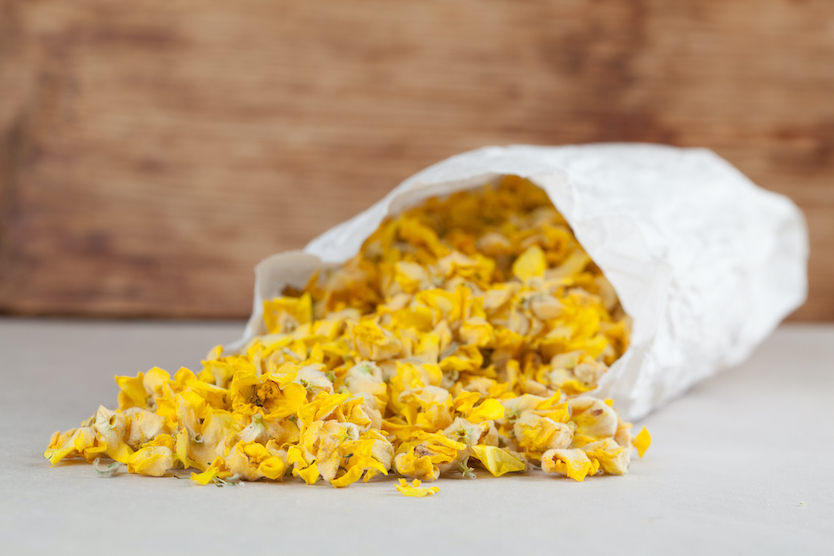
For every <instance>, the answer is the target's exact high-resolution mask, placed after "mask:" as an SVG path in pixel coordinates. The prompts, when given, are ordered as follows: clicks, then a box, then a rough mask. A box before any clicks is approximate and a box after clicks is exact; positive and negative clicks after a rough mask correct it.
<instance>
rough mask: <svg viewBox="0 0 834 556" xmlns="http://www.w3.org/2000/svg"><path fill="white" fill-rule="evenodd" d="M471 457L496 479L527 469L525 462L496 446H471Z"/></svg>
mask: <svg viewBox="0 0 834 556" xmlns="http://www.w3.org/2000/svg"><path fill="white" fill-rule="evenodd" d="M472 455H473V456H475V457H476V458H477V459H478V460H480V462H481V463H482V464H483V466H484V467H486V468H487V471H489V472H490V473H492V474H493V475H494V476H496V477H500V476H501V475H503V474H505V473H512V472H516V471H525V470H526V469H527V464H526V463H525V462H523V461H522V460H520V459H519V458H517V457H515V456H513V455H512V454H510V453H509V452H507V451H506V450H502V449H501V448H498V447H496V446H480V445H479V446H472Z"/></svg>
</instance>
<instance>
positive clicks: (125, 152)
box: [0, 0, 834, 320]
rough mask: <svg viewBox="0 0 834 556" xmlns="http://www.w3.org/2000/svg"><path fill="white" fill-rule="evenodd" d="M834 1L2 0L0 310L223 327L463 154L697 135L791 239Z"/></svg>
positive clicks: (829, 196)
mask: <svg viewBox="0 0 834 556" xmlns="http://www.w3.org/2000/svg"><path fill="white" fill-rule="evenodd" d="M833 100H834V3H832V2H830V1H828V0H808V1H793V2H789V1H786V0H728V1H725V2H713V1H710V0H686V1H657V0H647V1H643V2H626V1H622V0H607V1H600V0H598V1H578V0H574V1H565V0H560V1H559V2H552V1H543V0H541V1H532V0H531V1H526V2H513V1H510V0H486V1H479V2H476V1H472V0H458V1H456V2H446V1H441V0H420V1H411V0H407V1H400V2H389V1H379V0H364V1H356V0H341V1H335V0H313V1H306V2H289V1H284V0H263V1H259V0H239V1H237V2H221V1H219V0H202V1H199V2H198V1H193V0H176V1H171V0H166V1H161V0H137V1H135V2H130V3H124V2H115V1H106V0H74V1H73V2H61V1H57V0H27V1H22V0H0V311H2V312H6V313H14V314H53V315H67V314H71V315H97V316H163V317H218V318H219V317H242V316H246V315H248V313H249V311H250V304H251V291H252V283H253V274H252V267H253V265H254V264H255V263H256V262H257V261H258V260H260V259H261V258H263V257H265V256H267V255H269V254H271V253H275V252H278V251H282V250H285V249H290V248H298V247H301V246H303V245H304V243H305V242H306V241H308V240H309V239H311V238H312V237H314V236H315V235H317V234H318V233H320V232H322V231H324V230H325V229H327V228H328V227H330V226H332V225H334V224H336V223H338V222H340V221H342V220H344V219H346V218H348V217H350V216H352V215H353V214H355V213H356V212H358V211H360V210H362V209H364V208H366V207H367V206H369V205H370V204H371V203H372V202H374V201H375V200H377V199H378V198H380V197H381V196H382V195H384V194H385V193H386V192H387V191H388V190H389V189H390V188H392V187H393V186H394V185H396V184H397V183H399V181H400V180H402V179H403V178H405V177H407V176H408V175H410V174H412V173H414V172H415V171H417V170H419V169H421V168H423V167H425V166H427V165H429V164H431V163H434V162H436V161H438V160H441V159H443V158H445V157H447V156H449V155H452V154H454V153H457V152H461V151H465V150H469V149H472V148H476V147H479V146H483V145H490V144H509V143H532V144H547V145H557V144H564V143H582V142H590V141H651V142H664V143H671V144H674V145H681V146H706V147H710V148H712V149H714V150H715V151H716V152H718V153H719V154H720V155H722V156H724V157H725V158H727V159H728V160H730V161H731V162H732V163H733V164H735V165H736V166H737V167H739V168H740V169H741V170H742V171H744V172H745V173H746V174H748V175H749V176H750V177H751V178H752V179H753V180H754V181H756V182H757V183H759V184H760V185H762V186H764V187H766V188H768V189H771V190H773V191H777V192H780V193H784V194H787V195H790V196H791V197H792V198H793V199H794V200H795V201H796V202H797V203H798V204H799V205H800V206H801V207H802V208H803V210H804V211H805V214H806V216H807V219H808V224H809V228H810V231H811V241H812V258H811V262H810V276H811V290H810V291H811V295H810V299H809V302H808V303H807V304H806V305H805V306H804V307H803V308H802V309H800V310H799V311H798V312H797V313H796V314H795V317H794V318H795V319H800V320H834V283H832V280H831V276H832V271H834V186H832V184H833V183H834V102H832V101H833Z"/></svg>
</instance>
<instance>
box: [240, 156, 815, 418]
mask: <svg viewBox="0 0 834 556" xmlns="http://www.w3.org/2000/svg"><path fill="white" fill-rule="evenodd" d="M507 174H514V175H518V176H521V177H524V178H528V179H529V180H530V181H532V182H533V183H535V184H536V185H538V186H539V187H541V188H542V189H544V190H545V191H546V192H547V194H548V196H549V197H550V199H551V201H552V202H553V204H554V205H555V206H556V208H557V209H558V210H559V211H560V212H561V213H562V215H563V216H564V217H565V219H566V220H567V222H568V223H569V224H570V226H571V227H572V228H573V230H574V233H575V234H576V237H577V239H578V240H579V242H580V243H581V244H582V246H583V247H584V249H585V250H586V251H587V253H588V255H589V256H590V257H591V259H593V260H594V262H596V264H597V265H598V266H599V267H600V268H601V269H602V271H603V273H604V274H605V276H606V277H607V278H608V280H609V281H610V282H611V284H612V286H613V287H614V289H615V290H616V291H617V295H618V296H619V298H620V302H621V304H622V306H623V308H624V309H625V311H626V312H627V313H628V314H629V315H631V317H632V318H633V319H634V328H633V332H632V342H631V346H630V347H629V349H628V350H627V351H626V353H625V354H624V355H623V357H621V358H620V359H619V360H618V361H617V362H615V363H614V364H613V365H612V366H611V368H610V370H609V371H608V373H606V374H605V375H604V377H603V378H602V379H601V381H600V384H599V386H598V388H597V389H596V390H594V391H592V392H589V394H591V395H595V396H598V397H603V398H605V397H610V398H613V399H614V400H615V402H616V405H617V407H619V408H620V410H621V413H622V416H623V418H625V419H628V420H632V419H638V418H640V417H642V416H644V415H646V414H648V413H649V412H650V411H652V410H654V409H656V408H658V407H660V406H662V405H663V404H665V403H666V402H668V401H669V400H671V399H672V398H674V397H676V396H678V395H680V394H681V393H682V392H684V391H685V390H686V389H687V388H688V387H689V386H691V385H692V384H694V383H695V382H697V381H699V380H701V379H703V378H705V377H707V376H709V375H711V374H714V373H716V372H718V371H720V370H722V369H725V368H727V367H730V366H733V365H736V364H738V363H740V362H741V361H743V360H744V359H745V358H746V357H747V356H748V355H749V354H750V353H751V351H752V350H753V349H754V348H755V347H756V346H757V345H758V344H759V343H760V342H761V341H762V340H763V339H764V338H765V337H766V336H767V335H768V334H770V332H771V331H772V330H773V329H774V328H775V327H776V326H777V325H778V324H779V322H780V321H781V320H782V319H783V318H784V317H785V316H786V315H787V314H789V313H790V312H791V311H793V310H794V309H795V308H797V307H798V306H800V305H801V304H802V303H803V302H804V301H805V297H806V293H807V276H806V268H807V259H808V238H807V231H806V227H805V220H804V218H803V216H802V213H801V212H800V211H799V209H798V208H797V207H796V206H795V205H794V204H793V203H792V202H791V201H790V200H789V199H787V198H786V197H783V196H781V195H777V194H774V193H770V192H768V191H765V190H763V189H761V188H759V187H757V186H756V185H755V184H753V183H752V182H751V181H750V180H749V179H747V178H746V177H745V176H744V175H743V174H741V172H739V171H738V170H736V169H735V168H734V167H733V166H732V165H730V164H729V163H728V162H726V161H725V160H724V159H722V158H720V157H719V156H717V155H716V154H714V153H713V152H711V151H709V150H705V149H678V148H674V147H667V146H660V145H645V144H597V145H581V146H566V147H534V146H524V145H517V146H510V147H486V148H483V149H478V150H475V151H471V152H467V153H463V154H460V155H457V156H453V157H452V158H449V159H447V160H444V161H443V162H440V163H438V164H435V165H434V166H431V167H429V168H427V169H425V170H423V171H422V172H419V173H418V174H416V175H414V176H412V177H410V178H408V179H407V180H405V181H404V182H403V183H401V184H400V185H399V186H398V187H396V188H395V189H394V190H392V191H391V192H390V193H389V194H388V195H386V196H385V198H383V199H382V200H381V201H379V202H378V203H376V204H375V205H373V206H372V207H370V208H369V209H368V210H366V211H364V212H362V213H360V214H358V215H356V216H355V217H353V218H351V219H350V220H348V221H346V222H343V223H342V224H339V225H338V226H335V227H334V228H331V229H330V230H328V231H327V232H325V233H323V234H322V235H320V236H319V237H317V238H316V239H314V240H313V241H311V242H310V243H309V244H308V245H307V246H306V247H305V248H304V250H303V251H291V252H287V253H282V254H278V255H273V256H272V257H269V258H267V259H265V260H264V261H262V262H261V263H260V264H259V265H258V266H257V269H256V280H255V301H254V307H253V311H252V317H251V318H250V320H249V323H248V324H247V327H246V331H245V333H244V337H243V338H242V339H241V340H240V341H238V342H237V343H235V344H233V345H230V346H228V349H235V348H239V347H241V346H243V345H244V344H245V342H246V341H247V340H248V339H250V338H251V337H252V336H255V335H259V334H263V333H265V332H266V330H265V328H264V326H263V320H262V317H263V300H264V299H269V298H272V297H275V296H279V295H280V294H281V291H282V290H283V288H284V287H285V286H286V285H288V284H292V285H294V286H296V287H303V286H304V285H305V284H306V282H307V279H308V278H309V277H310V276H311V275H312V273H313V272H314V271H315V270H316V269H317V268H320V267H322V266H323V265H335V264H339V263H342V262H344V261H345V260H347V259H349V258H351V257H353V256H354V255H356V254H357V253H358V252H359V249H360V247H361V245H362V243H363V242H364V240H365V239H366V238H367V237H368V236H369V235H370V234H371V233H372V232H373V231H374V230H376V228H377V227H378V226H379V224H380V223H381V222H382V221H383V220H384V219H385V218H386V217H388V216H391V215H394V214H397V213H399V212H401V211H402V210H403V209H405V208H408V207H411V206H414V205H416V204H419V203H421V202H422V201H424V200H425V199H427V198H429V197H433V196H437V195H446V194H449V193H453V192H455V191H460V190H464V189H471V188H475V187H480V186H483V185H484V184H485V183H487V182H491V181H493V180H496V179H497V178H499V177H500V176H502V175H507Z"/></svg>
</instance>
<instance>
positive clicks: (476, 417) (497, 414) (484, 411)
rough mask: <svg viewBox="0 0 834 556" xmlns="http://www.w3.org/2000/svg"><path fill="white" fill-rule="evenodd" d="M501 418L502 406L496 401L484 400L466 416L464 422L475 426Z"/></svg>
mask: <svg viewBox="0 0 834 556" xmlns="http://www.w3.org/2000/svg"><path fill="white" fill-rule="evenodd" d="M503 418H504V406H503V405H501V402H499V401H498V400H493V399H488V400H484V401H483V403H481V405H479V406H478V407H476V408H475V409H473V410H472V411H470V412H469V413H468V414H467V415H466V420H467V421H469V422H470V423H475V424H477V423H482V422H484V421H489V420H495V419H503Z"/></svg>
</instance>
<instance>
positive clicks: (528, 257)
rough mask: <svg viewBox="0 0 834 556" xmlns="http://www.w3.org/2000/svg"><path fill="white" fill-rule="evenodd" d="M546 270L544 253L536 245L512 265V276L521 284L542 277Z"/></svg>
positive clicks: (529, 248)
mask: <svg viewBox="0 0 834 556" xmlns="http://www.w3.org/2000/svg"><path fill="white" fill-rule="evenodd" d="M546 268H547V261H546V260H545V257H544V251H542V248H541V247H539V246H538V245H532V246H530V247H528V248H527V250H526V251H525V252H524V253H522V254H521V255H519V257H518V258H517V259H516V260H515V262H514V263H513V275H514V276H515V277H516V278H518V279H519V280H521V281H522V282H526V281H527V280H529V279H530V278H534V277H536V276H543V275H544V270H545V269H546Z"/></svg>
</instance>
